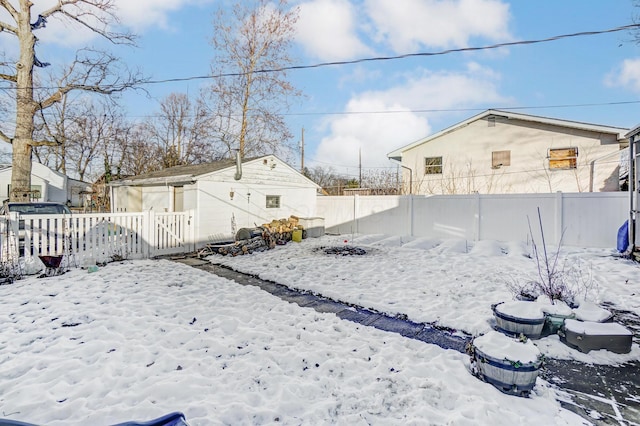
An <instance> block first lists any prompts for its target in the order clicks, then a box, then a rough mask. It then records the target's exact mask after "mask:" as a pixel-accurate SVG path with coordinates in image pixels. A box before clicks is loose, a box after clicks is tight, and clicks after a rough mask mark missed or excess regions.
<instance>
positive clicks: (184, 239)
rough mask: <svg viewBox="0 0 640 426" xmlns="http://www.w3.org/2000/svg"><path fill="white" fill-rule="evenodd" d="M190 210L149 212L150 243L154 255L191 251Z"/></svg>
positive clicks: (192, 240)
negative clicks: (181, 211) (182, 211)
mask: <svg viewBox="0 0 640 426" xmlns="http://www.w3.org/2000/svg"><path fill="white" fill-rule="evenodd" d="M191 217H192V214H191V212H184V213H153V211H151V212H150V219H149V222H150V224H151V231H152V236H151V244H152V247H153V249H152V250H153V252H154V253H155V254H154V255H155V256H160V255H164V254H172V253H177V252H188V251H192V250H193V249H194V248H193V242H194V239H193V238H192V235H190V232H191Z"/></svg>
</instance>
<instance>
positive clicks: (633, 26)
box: [0, 24, 640, 90]
mask: <svg viewBox="0 0 640 426" xmlns="http://www.w3.org/2000/svg"><path fill="white" fill-rule="evenodd" d="M638 28H640V24H630V25H623V26H620V27H615V28H609V29H606V30H598V31H580V32H577V33H571V34H561V35H556V36H552V37H546V38H541V39H533V40H519V41H511V42H504V43H496V44H491V45H487V46H476V47H460V48H456V49H447V50H441V51H436V52H418V53H406V54H402V55H395V56H377V57H368V58H360V59H353V60H349V61H332V62H320V63H317V64H310V65H291V66H286V67H280V68H265V69H259V70H253V71H246V72H230V73H221V74H218V75H201V76H190V77H175V78H167V79H160V80H148V81H144V82H141V83H140V84H141V85H147V84H166V83H179V82H185V81H195V80H211V79H216V78H224V77H241V76H246V75H249V74H267V73H276V72H284V71H295V70H306V69H313V68H323V67H329V66H340V65H355V64H361V63H366V62H380V61H393V60H399V59H409V58H418V57H428V56H441V55H448V54H451V53H461V52H475V51H481V50H493V49H500V48H502V47H511V46H521V45H529V44H539V43H548V42H551V41H558V40H563V39H567V38H574V37H584V36H592V35H600V34H608V33H614V32H619V31H626V30H632V29H638ZM103 87H105V88H122V87H123V85H118V84H112V85H105V86H103ZM33 88H34V89H57V88H59V87H55V86H52V87H47V86H40V87H36V86H34V87H33ZM78 88H82V87H78ZM11 89H16V87H13V86H7V87H0V90H11Z"/></svg>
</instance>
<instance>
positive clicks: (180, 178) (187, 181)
mask: <svg viewBox="0 0 640 426" xmlns="http://www.w3.org/2000/svg"><path fill="white" fill-rule="evenodd" d="M269 157H273V158H275V159H276V160H278V161H279V162H280V163H282V164H283V165H284V166H285V167H287V168H289V169H290V170H292V171H294V172H296V173H298V174H299V175H300V176H302V177H303V178H304V179H306V180H307V181H308V182H309V183H310V184H312V185H314V186H315V187H316V189H320V188H321V187H320V185H318V184H317V183H315V182H314V181H312V180H311V179H309V178H308V177H306V176H305V175H303V174H302V173H300V172H299V171H297V170H296V169H294V168H293V167H291V166H290V165H289V164H287V163H286V162H285V161H282V160H281V159H280V158H278V157H277V156H276V155H274V154H267V155H263V156H261V157H256V158H251V159H243V160H242V165H243V166H244V165H248V164H251V163H254V162H258V161H263V160H264V159H266V158H269ZM235 167H236V165H235V164H234V165H231V166H228V167H225V168H222V169H219V170H214V171H209V172H206V173H201V174H198V175H194V174H183V175H176V176H164V177H153V178H144V179H134V178H129V179H119V180H114V181H111V182H109V183H108V186H114V187H115V186H145V185H149V186H167V185H172V186H179V185H191V184H194V183H195V182H196V180H197V179H198V178H199V177H202V176H208V175H213V174H217V173H220V172H223V171H225V170H229V169H234V168H235Z"/></svg>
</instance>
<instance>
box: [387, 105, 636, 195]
mask: <svg viewBox="0 0 640 426" xmlns="http://www.w3.org/2000/svg"><path fill="white" fill-rule="evenodd" d="M627 132H628V129H623V128H618V127H611V126H602V125H596V124H588V123H580V122H575V121H568V120H560V119H554V118H546V117H538V116H534V115H528V114H520V113H514V112H508V111H500V110H487V111H485V112H483V113H481V114H478V115H475V116H473V117H471V118H469V119H467V120H465V121H463V122H461V123H458V124H455V125H453V126H451V127H449V128H447V129H444V130H442V131H440V132H438V133H435V134H433V135H431V136H429V137H427V138H424V139H421V140H418V141H416V142H414V143H412V144H410V145H407V146H404V147H402V148H400V149H397V150H395V151H393V152H391V153H389V154H387V157H388V158H389V159H391V160H394V161H397V162H399V163H400V165H401V167H402V174H403V185H404V187H403V192H404V193H413V194H469V193H475V192H478V193H484V194H489V193H540V192H556V191H563V192H600V191H619V190H620V164H621V158H622V152H624V151H621V150H623V149H624V150H626V148H627V147H628V139H626V138H625V134H626V133H627Z"/></svg>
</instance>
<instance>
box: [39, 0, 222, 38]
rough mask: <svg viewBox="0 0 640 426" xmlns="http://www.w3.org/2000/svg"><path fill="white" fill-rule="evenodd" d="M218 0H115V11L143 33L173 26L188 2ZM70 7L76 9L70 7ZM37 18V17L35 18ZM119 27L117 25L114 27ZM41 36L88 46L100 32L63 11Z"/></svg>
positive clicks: (46, 0)
mask: <svg viewBox="0 0 640 426" xmlns="http://www.w3.org/2000/svg"><path fill="white" fill-rule="evenodd" d="M213 1H214V0H135V1H132V0H114V3H115V7H116V8H117V10H116V11H115V14H116V15H117V16H118V18H119V19H120V21H121V24H122V25H123V26H124V27H126V28H128V29H129V30H131V31H132V32H134V33H136V34H142V33H143V32H144V31H146V30H148V29H149V28H152V27H158V28H162V29H165V30H168V29H171V27H172V25H171V21H170V19H169V17H170V14H171V13H172V12H175V11H177V10H180V9H181V8H184V7H186V6H193V5H200V4H207V3H212V2H213ZM55 3H57V0H42V1H40V2H37V4H36V5H34V7H33V8H32V14H33V16H34V17H35V16H37V15H38V13H40V12H42V11H44V10H46V9H48V8H49V7H51V6H52V5H54V4H55ZM80 7H83V9H85V10H88V11H91V12H94V11H95V9H91V8H88V7H87V6H82V5H80ZM68 10H71V11H73V10H74V8H73V7H70V8H68ZM34 19H35V18H34ZM112 30H117V29H112ZM37 36H38V38H39V39H40V40H41V41H42V42H43V43H55V44H58V45H61V46H71V47H79V46H84V45H86V44H87V42H89V41H91V40H92V39H96V38H98V36H97V35H96V34H95V33H94V32H92V31H90V30H88V29H87V28H85V27H83V26H81V25H78V24H76V23H74V22H72V21H70V20H69V19H66V18H62V17H60V16H59V15H54V16H53V17H51V18H50V19H49V20H48V22H47V26H46V30H40V31H38V32H37Z"/></svg>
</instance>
